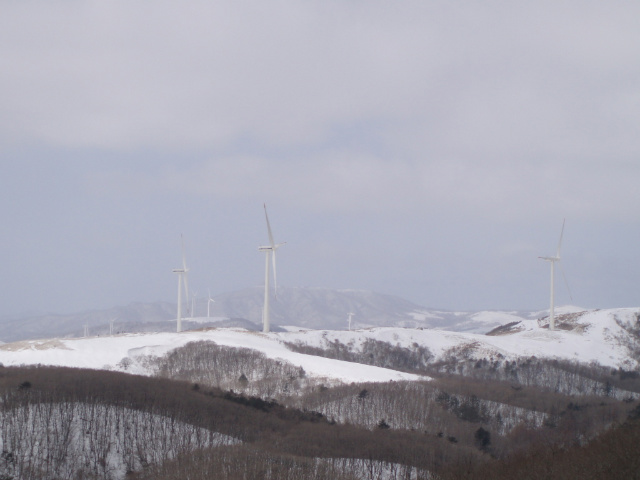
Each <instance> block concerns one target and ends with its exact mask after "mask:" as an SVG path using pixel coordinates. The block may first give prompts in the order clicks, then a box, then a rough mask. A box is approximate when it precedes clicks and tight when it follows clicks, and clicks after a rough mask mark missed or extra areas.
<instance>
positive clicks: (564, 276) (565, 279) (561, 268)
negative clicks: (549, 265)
mask: <svg viewBox="0 0 640 480" xmlns="http://www.w3.org/2000/svg"><path fill="white" fill-rule="evenodd" d="M558 263H560V271H561V272H562V278H563V279H564V285H565V286H566V287H567V292H569V298H570V299H571V303H573V295H571V289H570V288H569V282H567V276H566V275H565V274H564V267H563V266H562V262H558Z"/></svg>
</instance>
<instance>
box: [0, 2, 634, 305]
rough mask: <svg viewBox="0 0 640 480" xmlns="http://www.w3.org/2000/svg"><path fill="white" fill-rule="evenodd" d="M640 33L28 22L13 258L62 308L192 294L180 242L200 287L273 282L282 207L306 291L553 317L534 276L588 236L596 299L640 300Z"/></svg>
mask: <svg viewBox="0 0 640 480" xmlns="http://www.w3.org/2000/svg"><path fill="white" fill-rule="evenodd" d="M638 18H640V5H639V6H636V5H634V4H630V3H628V2H607V3H606V4H603V3H599V2H573V1H567V2H536V3H531V4H527V5H521V4H515V3H513V2H489V3H486V2H485V3H482V4H479V3H477V2H462V3H451V2H438V1H434V2H422V1H421V2H418V1H415V2H412V1H410V2H403V4H402V5H397V4H390V3H388V2H383V1H373V2H361V1H355V2H332V1H329V2H316V1H311V2H299V1H292V0H291V1H288V0H287V1H284V0H283V1H278V2H275V3H273V2H271V3H269V4H265V3H264V2H255V1H254V2H215V3H211V2H204V1H194V2H188V4H187V5H182V4H180V5H178V4H175V3H173V2H135V3H132V2H122V1H121V2H109V3H101V2H85V3H59V2H55V3H39V2H11V3H9V4H7V5H5V6H3V15H2V16H1V17H0V61H2V64H3V65H6V66H8V68H4V69H3V71H2V73H1V74H0V105H1V106H2V108H0V141H1V143H2V146H1V147H0V152H1V154H2V170H3V179H2V180H1V181H0V182H1V185H0V186H2V187H3V188H4V192H5V193H6V194H7V195H10V196H11V198H12V199H13V201H12V202H11V203H10V205H9V204H7V205H5V206H4V207H3V210H2V216H1V217H0V220H2V221H3V223H4V224H5V225H11V228H10V229H8V230H7V231H5V232H4V233H3V235H2V237H1V239H2V240H1V242H0V246H3V247H4V248H5V250H8V251H12V252H15V255H13V258H12V259H10V261H9V262H10V263H9V264H8V265H9V266H10V267H11V268H9V271H11V270H12V269H13V271H15V270H16V269H17V270H19V271H20V272H21V273H20V279H19V281H18V280H16V278H15V277H14V276H11V275H6V276H5V277H4V279H3V283H5V284H6V286H7V288H9V287H10V288H11V292H12V293H10V295H9V296H11V297H13V298H15V299H16V302H17V303H18V304H20V305H25V304H26V303H33V306H34V308H43V309H49V308H53V309H61V308H75V307H72V306H76V307H78V308H80V307H81V306H82V307H87V306H92V305H97V304H101V305H102V304H110V303H112V302H126V301H131V300H135V299H156V298H168V299H172V295H173V287H172V283H171V282H172V277H171V276H170V275H168V276H167V275H166V269H167V268H169V269H170V268H171V267H172V266H175V265H173V264H171V265H169V266H168V267H167V266H166V265H164V263H170V261H169V259H173V258H174V257H175V255H173V256H172V254H171V252H170V250H171V249H173V248H175V243H176V240H175V239H176V238H178V237H179V234H180V232H184V233H185V235H187V238H189V239H190V242H189V243H190V244H191V245H192V250H193V257H195V258H194V262H196V261H197V262H199V264H200V265H201V268H200V271H201V273H197V271H198V269H197V268H194V269H193V273H194V282H195V283H197V282H198V281H199V282H201V283H202V284H209V285H210V286H211V287H212V288H214V289H230V288H236V287H240V286H245V285H247V284H252V283H259V282H260V281H261V274H260V265H261V264H260V259H259V258H257V259H255V260H256V262H257V263H256V262H254V261H253V260H254V259H253V257H251V256H250V254H249V253H246V254H245V253H240V252H245V251H249V250H242V249H245V248H246V249H249V248H250V249H254V248H255V246H256V245H257V244H259V243H261V242H262V241H263V238H262V237H263V236H264V232H263V231H262V230H263V225H262V223H261V222H262V221H263V219H262V218H261V210H260V206H261V204H262V202H263V201H267V202H269V205H272V208H273V216H274V223H275V224H278V223H279V228H280V229H281V230H280V232H282V235H284V236H287V237H288V238H289V240H288V241H289V243H288V244H287V250H288V252H289V253H286V252H285V251H283V252H282V255H281V257H282V262H283V266H282V268H281V272H282V273H281V279H282V280H283V281H285V279H287V278H288V279H289V280H290V281H291V283H290V284H307V285H325V286H336V287H354V288H372V289H378V290H386V291H389V292H390V293H399V294H405V295H406V296H408V297H409V298H411V299H413V300H415V301H418V302H423V303H431V304H434V305H439V306H444V307H448V308H474V307H476V306H477V307H488V306H492V307H496V308H501V307H504V308H514V307H523V308H529V307H531V308H538V307H540V308H541V307H543V306H544V304H545V302H546V297H545V295H546V293H545V292H546V284H545V282H546V276H547V271H546V267H545V266H544V265H540V264H539V262H538V261H537V258H536V256H537V255H540V254H548V253H549V252H548V251H547V250H548V249H551V250H553V248H554V243H555V238H556V236H557V233H558V232H557V230H558V229H559V225H560V224H561V222H562V218H563V217H567V218H568V223H567V253H566V255H567V259H566V261H567V267H569V266H571V267H572V268H573V269H574V275H576V276H577V277H579V278H580V279H579V280H577V283H578V285H576V287H575V290H577V292H576V293H577V294H576V296H577V297H578V299H577V303H580V299H581V298H582V299H584V302H583V303H585V304H588V303H589V302H593V303H594V305H595V306H615V305H616V304H622V303H627V304H629V303H633V302H634V301H635V297H634V295H635V293H633V292H634V290H633V289H632V288H631V287H630V285H632V284H633V282H634V279H633V276H632V275H631V273H630V272H631V271H633V270H634V268H631V267H630V265H631V266H635V267H638V266H640V265H637V263H634V262H637V261H636V260H630V259H631V258H632V257H634V255H633V252H634V249H635V247H634V246H633V245H634V244H633V242H631V241H630V239H631V238H637V234H638V230H639V228H638V227H639V225H638V222H637V218H638V215H639V214H640V194H639V193H638V188H637V182H638V179H639V178H640V163H639V162H638V161H637V158H638V153H640V135H638V127H637V125H639V124H640V90H639V87H638V85H640V81H639V80H640V67H639V65H640V62H639V60H640V47H639V45H640V29H639V28H638V25H637V19H638ZM274 226H275V225H274ZM221 232H222V233H221ZM572 232H573V234H572ZM572 235H573V236H572ZM605 239H606V241H605ZM254 244H255V245H254ZM207 245H216V248H215V252H214V251H213V250H208V249H207V247H206V246H207ZM302 245H305V247H303V246H302ZM612 245H615V247H613V246H612ZM307 249H310V250H312V251H313V252H314V255H309V254H308V251H307ZM545 249H547V250H545ZM541 250H545V251H541ZM612 250H614V253H611V251H612ZM231 252H233V253H231ZM572 252H573V253H572ZM605 252H606V253H605ZM572 255H573V257H572ZM601 255H602V256H601ZM607 256H610V257H611V258H610V257H607ZM220 257H224V259H221V258H220ZM605 257H606V258H608V260H607V261H604V260H602V258H605ZM288 262H289V263H288ZM69 264H72V265H73V268H71V269H69V268H68V267H67V265H69ZM256 268H257V271H256V272H254V271H253V270H254V269H256ZM96 271H100V272H102V273H101V274H100V275H97V274H95V273H94V272H96ZM125 271H126V273H123V272H125ZM205 271H206V272H208V273H204V272H205ZM61 272H64V273H63V274H61ZM214 272H217V273H214ZM219 272H224V274H223V278H220V275H219ZM61 275H62V277H61V280H62V281H56V279H57V278H58V277H60V276H61ZM198 275H200V277H199V278H198ZM87 277H90V278H91V279H92V280H91V281H90V282H87V280H86V278H87ZM165 277H166V278H165ZM151 278H152V279H151ZM597 278H601V279H603V280H601V281H598V280H597ZM605 279H606V280H605ZM581 282H582V284H581ZM285 283H286V282H285ZM54 285H55V288H54ZM168 285H171V286H168ZM67 287H68V290H66V288H67ZM203 288H205V287H204V286H203ZM581 288H582V290H583V294H582V295H579V292H580V289H581ZM34 289H35V290H37V291H40V290H43V291H45V290H47V289H50V290H55V293H51V294H50V295H44V294H42V295H40V294H38V295H35V294H34V293H33V291H34ZM83 289H85V291H83ZM534 292H535V293H534ZM36 296H38V298H39V299H38V300H35V298H36ZM18 299H21V300H18ZM567 301H568V300H567ZM0 307H1V308H0V310H1V309H2V308H3V309H4V310H6V311H14V310H18V309H24V308H25V307H22V306H21V307H16V306H15V305H13V302H11V301H9V302H6V303H5V304H4V305H0Z"/></svg>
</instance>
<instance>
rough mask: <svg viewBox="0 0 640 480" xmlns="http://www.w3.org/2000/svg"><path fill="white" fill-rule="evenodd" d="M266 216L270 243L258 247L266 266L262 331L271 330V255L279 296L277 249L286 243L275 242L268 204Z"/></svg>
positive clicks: (274, 279)
mask: <svg viewBox="0 0 640 480" xmlns="http://www.w3.org/2000/svg"><path fill="white" fill-rule="evenodd" d="M264 216H265V218H266V219H267V232H268V234H269V245H267V246H266V247H258V250H259V251H261V252H264V253H265V267H264V309H263V310H262V331H263V332H265V333H268V332H269V257H271V262H272V263H273V292H274V296H276V297H277V296H278V293H277V289H278V285H277V281H276V250H277V249H278V248H280V247H281V246H282V245H284V244H285V243H286V242H283V243H275V242H274V241H273V234H272V233H271V225H269V215H267V204H266V203H265V204H264Z"/></svg>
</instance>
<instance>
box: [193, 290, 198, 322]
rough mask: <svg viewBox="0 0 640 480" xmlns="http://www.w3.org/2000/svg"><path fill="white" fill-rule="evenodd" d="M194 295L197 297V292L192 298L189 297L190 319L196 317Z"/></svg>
mask: <svg viewBox="0 0 640 480" xmlns="http://www.w3.org/2000/svg"><path fill="white" fill-rule="evenodd" d="M196 295H198V292H193V296H192V297H191V318H195V316H196Z"/></svg>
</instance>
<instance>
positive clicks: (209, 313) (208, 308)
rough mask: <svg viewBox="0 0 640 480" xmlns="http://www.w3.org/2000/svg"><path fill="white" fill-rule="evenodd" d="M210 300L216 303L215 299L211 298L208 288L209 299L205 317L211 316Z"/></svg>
mask: <svg viewBox="0 0 640 480" xmlns="http://www.w3.org/2000/svg"><path fill="white" fill-rule="evenodd" d="M211 302H213V303H216V301H215V300H214V299H213V298H211V290H209V300H208V301H207V318H211Z"/></svg>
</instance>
